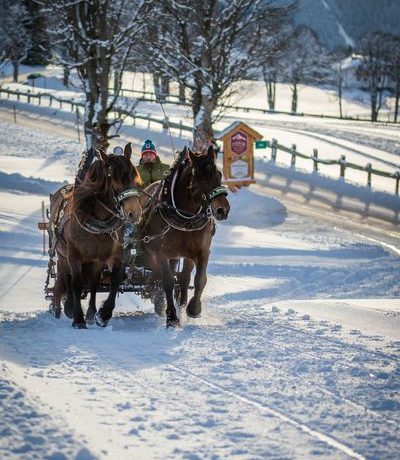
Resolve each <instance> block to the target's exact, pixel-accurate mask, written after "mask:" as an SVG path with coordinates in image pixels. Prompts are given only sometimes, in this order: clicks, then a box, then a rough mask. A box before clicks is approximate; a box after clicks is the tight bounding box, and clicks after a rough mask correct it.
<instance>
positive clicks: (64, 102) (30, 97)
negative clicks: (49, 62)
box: [0, 87, 193, 136]
mask: <svg viewBox="0 0 400 460" xmlns="http://www.w3.org/2000/svg"><path fill="white" fill-rule="evenodd" d="M2 93H4V94H6V95H7V99H10V96H16V98H17V101H21V102H27V103H28V104H33V103H34V102H33V101H34V100H35V101H37V102H38V104H39V105H42V101H44V100H46V98H47V100H48V106H49V107H54V106H55V104H58V108H59V109H63V108H64V107H65V106H66V107H68V106H69V107H70V109H71V112H75V113H77V118H79V115H78V112H76V110H77V108H82V109H83V108H84V107H85V104H84V103H83V102H80V101H77V100H75V99H65V98H60V97H57V96H55V95H54V94H52V93H31V92H30V91H19V90H11V89H7V88H1V87H0V98H1V96H2ZM22 98H26V100H25V101H22ZM114 112H115V113H117V114H118V115H124V116H129V117H131V118H132V119H133V125H135V124H136V120H144V121H147V122H148V125H147V126H148V128H149V127H150V124H151V123H156V124H158V125H161V126H162V128H163V129H168V127H169V128H172V129H177V130H179V135H180V136H181V135H182V133H183V132H184V131H188V132H192V131H193V128H192V127H191V126H189V125H186V124H184V123H183V121H182V120H180V121H179V123H177V122H174V121H170V120H169V119H168V117H167V118H154V117H152V116H151V114H143V113H138V112H135V111H133V112H130V111H127V110H125V109H123V108H120V107H115V108H114Z"/></svg>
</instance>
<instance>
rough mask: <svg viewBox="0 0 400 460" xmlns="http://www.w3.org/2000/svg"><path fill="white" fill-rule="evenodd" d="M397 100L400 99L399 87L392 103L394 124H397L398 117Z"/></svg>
mask: <svg viewBox="0 0 400 460" xmlns="http://www.w3.org/2000/svg"><path fill="white" fill-rule="evenodd" d="M399 99H400V87H398V88H397V90H396V99H395V102H394V122H395V123H396V122H397V117H398V115H399Z"/></svg>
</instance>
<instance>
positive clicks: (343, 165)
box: [271, 139, 400, 195]
mask: <svg viewBox="0 0 400 460" xmlns="http://www.w3.org/2000/svg"><path fill="white" fill-rule="evenodd" d="M278 150H281V151H282V152H285V153H289V154H290V155H291V159H290V166H291V167H293V168H294V167H296V158H297V157H299V158H303V159H305V160H312V162H313V169H314V172H318V165H319V164H324V165H338V166H339V174H340V177H341V178H342V179H343V180H345V176H346V169H347V168H349V169H355V170H358V171H365V172H366V173H367V187H368V188H371V186H372V176H373V175H376V176H381V177H387V178H390V179H394V180H395V194H396V195H399V188H400V187H399V185H400V171H395V172H394V173H390V172H387V171H381V170H379V169H376V168H373V167H372V164H371V163H367V164H366V165H365V166H361V165H358V164H355V163H351V162H349V161H347V160H346V156H345V155H341V156H340V158H338V159H337V160H325V159H322V158H318V150H317V149H314V150H313V154H312V155H307V154H304V153H300V152H299V151H298V150H297V147H296V145H295V144H293V145H292V147H291V148H289V147H286V146H284V145H282V144H279V143H278V141H277V140H276V139H273V140H272V143H271V160H272V161H273V162H274V163H275V162H276V158H277V154H278Z"/></svg>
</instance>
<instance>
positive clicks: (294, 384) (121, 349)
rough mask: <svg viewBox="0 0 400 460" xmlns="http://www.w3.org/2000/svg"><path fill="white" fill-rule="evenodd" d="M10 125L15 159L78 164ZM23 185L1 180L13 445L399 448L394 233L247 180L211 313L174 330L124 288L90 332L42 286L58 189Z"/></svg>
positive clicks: (288, 452) (237, 197) (7, 449)
mask: <svg viewBox="0 0 400 460" xmlns="http://www.w3.org/2000/svg"><path fill="white" fill-rule="evenodd" d="M0 133H1V140H2V144H3V147H2V148H1V151H0V171H2V172H3V173H4V174H8V175H10V174H12V173H15V172H17V171H18V172H19V173H20V174H21V182H25V181H26V180H27V179H28V178H29V177H30V176H33V179H31V180H32V181H33V182H35V181H36V182H37V183H38V184H41V183H42V182H43V181H49V180H53V181H54V180H56V181H60V180H61V179H62V178H63V177H65V178H66V179H68V180H71V176H72V164H76V163H74V161H75V160H76V157H75V155H78V154H79V152H80V150H81V149H80V147H79V146H78V145H77V144H76V143H75V142H73V141H68V140H65V139H63V138H62V137H60V135H57V134H55V133H53V134H50V133H48V132H46V131H41V130H40V128H36V129H32V128H29V127H22V126H19V125H16V126H14V125H10V124H7V123H5V122H3V121H1V122H0ZM9 133H11V134H12V135H10V134H9ZM144 133H145V130H144V129H143V131H136V132H135V135H136V136H138V138H139V137H140V136H141V137H143V136H142V135H144ZM147 135H149V133H148V132H147ZM152 136H155V137H157V142H158V144H159V146H160V147H161V148H162V149H163V150H164V151H165V152H168V149H169V142H168V137H167V136H166V135H162V133H159V132H153V133H150V137H152ZM146 137H147V136H146ZM27 139H28V140H30V139H32V142H31V143H30V145H29V148H28V147H27V142H26V140H27ZM176 141H177V142H179V141H178V140H176ZM58 149H59V150H58ZM57 151H58V152H59V153H58V154H56V155H55V152H57ZM14 160H16V161H15V162H14ZM21 160H22V163H21ZM55 160H57V161H55ZM41 162H43V163H41ZM41 164H42V165H44V166H42V167H41ZM46 165H48V167H46ZM49 165H51V167H50V166H49ZM331 182H332V184H335V183H336V185H337V186H338V187H339V188H340V184H339V183H338V182H337V181H336V182H335V181H331ZM2 183H3V182H2V177H0V185H1V184H2ZM3 185H4V184H3ZM17 185H18V184H15V182H13V184H12V188H10V185H8V186H4V187H3V188H2V189H0V200H1V205H0V251H1V253H0V260H1V265H0V369H1V370H0V399H1V404H0V433H1V435H0V457H1V458H12V459H14V458H15V459H20V458H21V459H22V458H23V459H31V458H32V459H35V458H37V459H43V458H49V459H50V458H51V459H55V458H76V459H94V458H96V459H108V458H109V459H114V458H120V459H131V458H135V459H148V458H154V459H192V460H194V459H210V458H213V459H219V458H237V459H265V458H271V459H274V458H275V459H286V458H291V459H292V458H295V459H297V458H307V459H310V458H327V459H342V458H343V459H347V458H358V459H364V458H368V459H378V458H379V459H391V458H396V456H397V454H396V452H398V451H399V449H400V442H399V438H398V427H399V423H400V397H399V391H398V390H399V385H400V372H399V355H400V333H399V331H400V328H399V327H400V301H399V300H398V299H399V294H400V287H399V277H398V275H399V269H400V259H399V250H400V245H399V244H398V243H394V244H392V246H391V248H389V247H388V245H386V246H385V245H382V244H381V243H380V242H379V240H376V241H372V240H373V239H371V238H370V236H369V234H368V233H365V232H363V231H361V230H360V231H357V232H354V231H351V230H345V229H343V228H342V227H341V226H340V225H339V226H336V227H334V226H332V225H331V224H329V223H327V222H325V221H323V220H321V219H320V218H318V217H317V218H308V217H301V216H300V215H298V214H295V213H293V212H292V211H289V210H288V209H287V207H286V206H285V205H284V203H283V201H280V200H277V199H276V198H272V197H268V196H267V197H266V196H265V194H263V193H258V192H259V189H258V188H257V189H254V190H257V191H258V192H257V194H256V193H254V192H253V191H252V189H250V190H241V191H240V192H239V193H237V194H232V195H230V198H229V199H230V202H231V205H232V210H231V215H230V218H229V220H228V221H227V222H226V223H223V224H221V225H218V229H217V233H216V236H215V239H214V242H213V246H212V252H211V259H210V264H209V270H208V274H209V277H208V278H209V280H208V284H207V287H206V290H205V294H204V311H203V314H202V317H201V318H199V319H196V320H191V319H187V318H186V316H185V314H184V312H182V313H181V315H182V327H181V328H180V329H178V330H175V331H171V330H168V331H167V330H166V329H165V327H164V320H162V319H159V318H158V317H156V316H155V315H154V313H153V311H152V306H151V305H150V303H149V302H148V301H143V300H141V299H139V298H137V297H135V296H134V295H129V294H123V295H120V296H119V297H118V302H117V308H116V311H115V317H114V319H113V320H112V321H111V323H110V325H109V327H107V328H106V329H104V330H103V329H101V330H100V329H99V328H97V327H95V326H92V327H89V329H88V330H87V331H77V330H74V329H72V327H71V325H70V320H69V319H67V318H65V317H62V318H61V319H60V320H55V319H54V318H52V317H51V316H50V315H49V314H48V313H47V311H46V310H47V304H46V302H45V301H44V299H43V291H42V289H43V283H44V279H45V273H46V266H47V257H46V256H43V255H42V254H41V250H42V237H41V235H40V233H39V232H38V230H37V228H36V222H37V220H39V219H40V204H41V200H42V199H46V198H47V197H46V196H45V195H41V194H37V192H35V193H27V192H26V191H25V192H23V191H21V190H20V189H18V187H17ZM47 185H49V184H47ZM54 185H55V184H54ZM14 187H15V188H16V189H17V190H14ZM259 188H260V189H262V188H263V185H262V184H261V185H259ZM336 192H337V193H338V191H336ZM382 238H383V235H382ZM395 241H398V240H395ZM396 250H397V252H396Z"/></svg>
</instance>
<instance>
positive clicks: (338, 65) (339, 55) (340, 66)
mask: <svg viewBox="0 0 400 460" xmlns="http://www.w3.org/2000/svg"><path fill="white" fill-rule="evenodd" d="M350 54H351V50H349V49H337V50H336V51H334V52H333V53H332V55H331V58H332V75H331V79H332V82H333V84H334V85H335V87H336V90H337V96H336V99H337V101H338V104H339V116H340V118H343V85H344V79H345V68H344V64H345V60H346V58H348V57H349V56H350Z"/></svg>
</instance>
